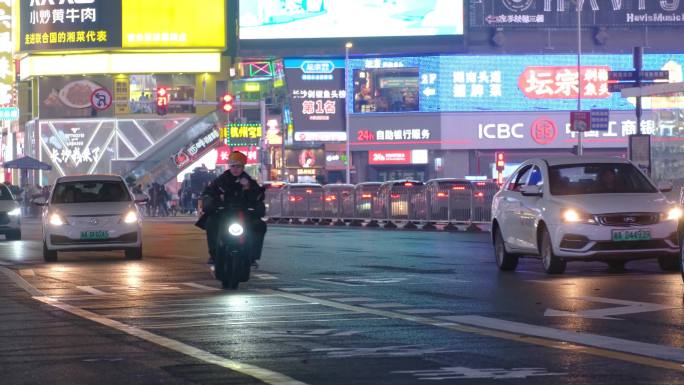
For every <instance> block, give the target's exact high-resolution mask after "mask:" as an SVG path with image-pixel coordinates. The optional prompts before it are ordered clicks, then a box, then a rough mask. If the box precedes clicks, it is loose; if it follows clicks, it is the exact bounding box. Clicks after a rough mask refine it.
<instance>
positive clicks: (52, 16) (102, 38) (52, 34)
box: [19, 0, 121, 51]
mask: <svg viewBox="0 0 684 385" xmlns="http://www.w3.org/2000/svg"><path fill="white" fill-rule="evenodd" d="M19 14H20V36H19V39H20V40H19V47H20V50H21V51H27V50H33V51H37V50H45V51H47V50H68V49H89V48H114V47H121V1H120V0H114V1H112V0H80V1H46V0H43V1H40V0H20V1H19Z"/></svg>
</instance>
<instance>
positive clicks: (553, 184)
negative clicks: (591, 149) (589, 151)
mask: <svg viewBox="0 0 684 385" xmlns="http://www.w3.org/2000/svg"><path fill="white" fill-rule="evenodd" d="M668 189H669V190H671V189H672V185H671V184H669V186H668V185H666V184H663V185H660V186H658V187H656V186H655V185H654V184H653V182H651V180H650V179H649V178H648V177H647V176H646V175H645V174H643V173H642V172H641V171H640V170H639V169H638V168H637V167H636V166H634V165H633V164H632V163H631V162H629V161H627V160H624V159H620V158H589V157H587V158H585V157H573V158H559V159H531V160H528V161H526V162H524V163H523V164H522V165H520V167H519V168H518V169H517V170H516V171H515V172H514V173H513V174H512V175H511V176H510V177H509V178H508V180H507V181H506V183H505V184H504V185H503V187H502V189H501V190H500V191H499V192H498V193H497V194H496V195H495V196H494V199H493V201H492V240H493V242H494V248H495V254H496V263H497V265H498V266H499V268H500V269H501V270H515V268H516V267H517V265H518V258H519V257H522V256H528V255H530V256H536V257H539V258H541V260H542V263H543V267H544V270H545V271H546V272H547V273H549V274H561V273H563V272H564V271H565V267H566V262H568V261H596V260H598V261H605V262H606V263H608V265H609V266H610V267H611V268H614V269H621V268H623V267H624V264H625V262H627V261H630V260H635V259H642V258H657V259H658V262H659V263H660V267H661V268H662V269H663V270H668V271H677V270H679V269H680V255H679V236H678V231H677V230H678V222H679V219H680V217H681V216H682V211H681V209H680V208H679V206H678V205H677V204H676V203H674V202H670V201H668V199H667V198H666V197H665V196H664V195H663V194H662V192H661V191H669V190H668Z"/></svg>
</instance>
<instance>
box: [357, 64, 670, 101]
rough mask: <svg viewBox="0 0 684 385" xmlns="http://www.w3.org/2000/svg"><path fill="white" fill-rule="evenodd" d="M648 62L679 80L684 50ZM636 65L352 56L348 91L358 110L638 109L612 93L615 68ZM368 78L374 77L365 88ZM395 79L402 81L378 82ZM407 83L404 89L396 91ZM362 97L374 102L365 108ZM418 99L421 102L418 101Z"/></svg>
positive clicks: (657, 73) (657, 71)
mask: <svg viewBox="0 0 684 385" xmlns="http://www.w3.org/2000/svg"><path fill="white" fill-rule="evenodd" d="M643 60H644V64H643V66H644V68H649V69H652V70H653V71H649V72H650V75H653V76H658V77H660V76H662V75H663V74H664V73H665V71H667V72H668V75H669V78H670V79H672V81H674V79H682V77H683V76H684V72H683V71H682V67H683V66H684V55H683V54H646V55H644V58H643ZM632 68H633V63H632V55H631V54H616V55H601V54H586V55H582V65H581V67H580V71H579V73H578V71H577V56H576V55H563V54H560V55H443V56H409V57H385V58H351V59H350V60H349V73H350V75H353V76H354V77H355V78H354V77H352V76H350V79H348V80H347V87H346V89H348V90H353V91H354V94H355V98H354V99H355V101H354V102H352V98H350V99H349V100H348V101H347V110H348V111H351V112H352V113H353V114H361V113H362V114H380V113H406V112H410V111H417V112H450V111H453V112H460V111H464V112H465V111H471V112H482V111H501V112H505V111H573V110H576V109H577V98H578V94H579V96H581V99H582V108H583V109H587V110H588V109H592V108H599V109H610V110H613V111H614V110H633V109H634V105H633V104H632V101H630V100H627V99H624V98H621V97H620V95H617V94H612V93H611V90H613V89H614V88H613V87H614V86H613V84H615V83H613V81H611V80H609V73H610V72H613V71H628V72H631V70H632ZM650 75H649V76H650ZM361 76H365V77H366V79H369V80H367V81H366V82H365V83H364V85H361V79H360V77H361ZM389 77H394V78H397V80H394V79H391V82H384V83H381V82H380V81H379V80H382V79H384V78H389ZM578 77H579V78H580V80H581V81H580V87H579V88H578V84H577V78H578ZM378 79H379V80H378ZM400 82H401V84H402V85H403V86H404V87H396V88H395V89H394V91H395V92H394V93H389V91H392V89H391V86H393V85H398V84H399V83H400ZM357 83H358V84H357ZM366 85H367V86H366ZM381 87H389V88H381ZM364 88H367V89H364ZM363 91H367V92H366V93H363ZM404 94H406V96H407V97H408V98H406V99H405V98H404ZM356 96H358V97H356ZM388 96H391V97H388ZM361 97H363V98H364V99H368V100H364V102H363V103H364V104H363V105H361V104H360V103H359V99H360V98H361ZM416 97H417V99H418V100H417V103H416V102H413V101H411V98H416ZM405 100H407V102H405ZM388 101H392V103H388ZM398 101H401V102H403V103H395V102H398ZM393 105H394V106H393ZM673 107H674V106H672V105H669V106H668V107H666V106H665V105H658V107H657V108H673Z"/></svg>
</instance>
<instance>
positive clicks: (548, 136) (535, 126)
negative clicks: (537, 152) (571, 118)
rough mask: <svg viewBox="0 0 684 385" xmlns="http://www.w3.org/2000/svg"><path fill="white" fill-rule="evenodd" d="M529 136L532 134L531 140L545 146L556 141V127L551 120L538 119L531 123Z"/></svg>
mask: <svg viewBox="0 0 684 385" xmlns="http://www.w3.org/2000/svg"><path fill="white" fill-rule="evenodd" d="M530 134H532V139H534V141H535V142H537V143H539V144H541V145H547V144H549V143H551V142H553V141H554V140H556V137H557V136H558V127H556V122H554V121H553V120H551V119H547V118H539V119H537V120H535V121H534V123H532V128H531V129H530Z"/></svg>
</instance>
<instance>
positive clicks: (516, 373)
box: [391, 366, 568, 381]
mask: <svg viewBox="0 0 684 385" xmlns="http://www.w3.org/2000/svg"><path fill="white" fill-rule="evenodd" d="M391 373H397V374H412V375H413V376H414V377H416V378H417V379H418V380H421V381H424V380H430V381H443V380H466V379H491V380H503V379H511V378H528V377H541V376H543V377H547V376H567V375H568V373H554V372H549V371H547V370H546V369H544V368H513V369H504V368H491V369H474V368H466V367H463V366H450V367H443V368H439V369H427V370H399V371H394V372H391Z"/></svg>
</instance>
